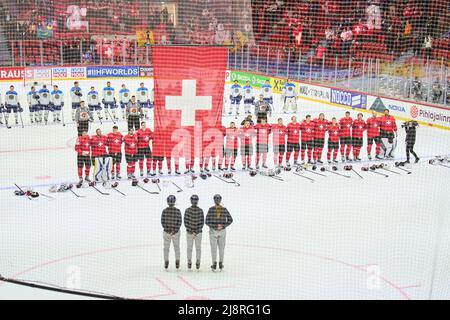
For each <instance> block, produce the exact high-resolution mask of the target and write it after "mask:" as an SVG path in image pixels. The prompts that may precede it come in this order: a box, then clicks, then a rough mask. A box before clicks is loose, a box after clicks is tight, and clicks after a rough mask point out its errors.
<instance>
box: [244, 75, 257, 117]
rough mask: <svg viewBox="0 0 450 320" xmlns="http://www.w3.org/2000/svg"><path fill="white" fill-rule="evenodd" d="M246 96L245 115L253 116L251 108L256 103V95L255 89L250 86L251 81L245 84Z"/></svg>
mask: <svg viewBox="0 0 450 320" xmlns="http://www.w3.org/2000/svg"><path fill="white" fill-rule="evenodd" d="M242 91H243V94H244V111H245V114H251V111H250V108H251V107H252V106H253V105H254V103H255V95H254V93H253V87H252V86H251V85H250V81H247V82H246V83H245V86H244V87H243V88H242Z"/></svg>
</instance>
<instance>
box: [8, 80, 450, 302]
mask: <svg viewBox="0 0 450 320" xmlns="http://www.w3.org/2000/svg"><path fill="white" fill-rule="evenodd" d="M121 82H122V81H116V82H115V83H114V82H113V85H115V86H116V87H118V85H119V84H120V83H121ZM138 82H139V81H138V80H133V81H129V82H127V83H128V85H129V87H131V88H137V86H138ZM97 83H98V84H96V86H98V87H99V88H101V87H102V86H103V83H104V81H97ZM100 83H101V84H102V85H100ZM88 85H89V84H87V83H82V87H83V88H84V91H85V92H87V86H88ZM2 86H3V87H4V86H5V84H2ZM63 90H66V88H63ZM2 92H4V91H3V90H2ZM65 92H67V91H65ZM275 100H276V101H277V102H276V104H277V110H280V109H281V108H280V105H279V102H278V101H279V97H276V99H275ZM344 111H345V110H344V109H340V108H334V107H330V106H326V105H319V104H316V103H310V102H308V103H305V102H304V101H300V102H299V113H298V116H299V117H300V118H303V117H304V116H305V115H306V114H311V115H313V117H314V116H317V115H318V113H320V112H324V113H325V114H326V117H327V118H331V117H332V116H336V117H342V116H343V113H344ZM69 112H70V111H68V110H67V111H66V115H65V118H66V120H67V119H69V118H70V114H69ZM352 115H353V116H355V115H356V113H355V112H353V114H352ZM278 116H279V115H278V114H276V115H274V116H273V118H272V119H271V121H270V122H271V123H274V122H275V121H276V117H278ZM290 116H291V115H284V116H283V118H284V119H285V123H288V119H289V118H290ZM367 116H368V115H367V114H365V117H367ZM241 119H242V118H239V119H238V120H239V122H240V121H241ZM231 120H233V119H232V118H228V117H226V118H224V124H228V122H229V121H231ZM24 121H25V122H26V124H27V123H28V118H27V117H24ZM111 126H112V123H110V122H108V123H104V124H103V126H101V127H102V128H103V130H104V131H108V130H109V129H110V128H111ZM119 126H120V128H121V130H124V129H125V127H126V125H125V123H124V122H119ZM96 127H99V125H98V124H95V126H94V128H96ZM75 138H76V130H75V127H74V125H73V124H68V125H67V126H66V127H62V126H61V125H53V124H52V125H49V126H47V127H45V126H39V127H36V126H34V127H32V126H28V125H26V127H25V129H21V128H13V129H11V130H7V129H6V128H4V127H1V128H0V163H1V168H2V170H1V171H0V203H1V208H2V209H1V223H0V274H1V275H3V276H5V277H12V278H18V279H26V280H31V281H38V282H43V283H49V284H52V285H57V286H64V287H68V286H69V287H70V286H72V287H75V288H77V287H79V288H81V289H82V290H89V291H95V292H103V293H108V294H113V295H119V296H125V297H133V298H148V299H221V298H224V299H428V298H430V297H431V298H444V299H448V298H450V291H449V290H448V289H447V288H448V285H450V275H449V273H448V268H449V266H450V254H449V253H448V252H449V249H450V232H449V231H450V223H449V221H448V214H449V213H450V199H449V196H448V190H449V185H450V184H449V178H450V169H448V168H444V167H440V166H431V165H429V164H427V163H420V164H417V165H413V167H412V168H411V171H412V172H413V174H411V175H407V174H406V173H404V172H402V173H401V175H396V174H390V173H388V172H386V173H388V174H390V177H389V178H383V177H381V176H377V175H375V174H371V173H363V172H361V171H360V165H356V166H355V167H356V169H357V170H358V172H360V173H361V174H362V175H363V176H364V179H359V178H358V177H357V176H356V175H355V174H353V173H347V174H350V175H351V176H352V178H351V179H346V178H342V177H339V176H335V175H332V174H327V175H328V176H327V177H326V178H323V177H319V176H316V175H314V174H311V173H309V174H307V176H308V177H311V178H314V179H316V182H315V183H310V182H309V181H307V180H306V179H302V178H300V177H297V176H295V175H293V174H292V173H289V172H283V173H282V174H281V176H282V177H283V179H284V180H285V181H277V180H274V179H271V178H268V177H263V176H256V177H250V176H249V175H248V173H243V172H238V173H236V174H235V178H236V180H238V181H239V182H240V183H241V187H234V186H232V185H228V184H225V183H223V182H221V181H219V180H218V179H215V178H214V177H211V178H209V179H207V180H205V181H204V180H201V179H197V180H196V182H195V187H194V188H193V189H187V188H185V187H184V178H183V177H162V178H161V180H171V181H174V182H176V183H177V184H178V185H180V186H181V187H182V188H184V189H185V190H184V192H182V193H176V189H175V188H174V187H173V186H169V187H168V188H164V189H163V192H162V193H161V194H160V195H150V194H147V193H145V192H143V191H142V190H139V189H136V188H133V187H131V186H130V183H128V182H122V183H120V186H119V188H120V190H121V191H123V192H124V193H125V194H126V197H122V196H121V195H120V194H118V193H115V192H114V191H112V190H111V191H109V192H111V195H110V196H102V195H100V194H99V193H97V192H96V191H95V190H93V189H92V188H88V189H78V190H76V192H78V193H80V194H82V195H84V196H86V198H82V199H78V198H76V197H74V196H73V195H72V194H71V193H64V194H56V195H55V196H56V198H57V199H56V200H54V201H49V199H46V198H45V197H42V196H41V197H40V198H39V199H37V200H34V201H30V200H28V199H26V198H23V197H22V198H21V197H16V196H14V194H13V190H14V187H13V186H14V183H17V184H19V185H21V186H33V188H34V189H35V190H36V191H38V192H42V193H47V194H48V193H49V192H48V186H49V185H51V184H53V183H57V182H68V181H72V182H73V181H75V180H76V161H75V152H74V151H73V145H74V141H75ZM403 139H404V133H403V132H401V133H400V137H399V145H398V148H397V156H398V157H403V155H404V151H403V150H404V143H403V141H402V140H403ZM416 151H417V152H418V154H419V155H420V156H422V157H424V158H426V157H427V156H434V155H438V154H448V153H450V134H449V132H446V131H443V130H439V129H435V128H424V127H421V128H420V129H419V131H418V138H417V144H416ZM362 156H363V159H366V151H365V148H363V149H362ZM324 159H325V152H324ZM269 163H271V164H272V158H271V157H269ZM237 167H238V168H239V167H240V161H238V162H237ZM397 171H398V170H397ZM124 172H125V164H124V163H123V164H122V173H123V175H124ZM100 188H101V187H100ZM146 188H148V189H153V190H157V188H156V186H155V185H151V184H148V185H146ZM194 193H195V194H198V195H199V196H200V206H201V207H202V208H204V209H205V210H207V208H208V207H209V206H211V205H212V196H213V195H214V194H215V193H220V194H221V195H222V197H223V200H224V205H225V206H226V207H227V208H228V209H229V211H230V212H231V214H232V215H233V218H234V223H233V224H232V225H231V226H230V228H229V229H228V234H227V237H228V238H227V247H226V257H225V271H223V272H217V273H212V272H211V271H210V270H209V265H210V260H211V258H210V249H209V239H208V233H207V232H206V231H207V228H205V229H204V231H205V232H204V236H203V257H202V267H201V270H200V271H199V272H197V271H191V272H189V271H187V268H186V252H185V231H184V228H183V229H182V235H181V239H182V241H181V243H182V251H181V253H182V257H181V258H182V268H181V271H179V272H176V271H175V270H174V262H173V260H174V258H173V252H172V251H171V266H170V270H169V271H168V272H166V271H164V270H163V261H162V260H163V258H162V230H161V226H160V212H161V210H162V209H163V208H164V207H165V204H166V203H165V199H166V197H167V196H168V195H169V194H175V195H176V196H177V206H178V207H179V208H180V209H181V210H182V211H184V209H185V208H186V207H187V206H188V204H189V197H190V196H191V195H192V194H194ZM74 297H76V296H74ZM0 298H2V299H9V298H25V299H36V298H43V299H46V298H50V299H59V298H61V299H67V298H72V296H67V295H63V294H58V293H53V292H47V291H43V290H37V289H28V288H24V287H19V286H17V285H13V284H2V283H1V282H0Z"/></svg>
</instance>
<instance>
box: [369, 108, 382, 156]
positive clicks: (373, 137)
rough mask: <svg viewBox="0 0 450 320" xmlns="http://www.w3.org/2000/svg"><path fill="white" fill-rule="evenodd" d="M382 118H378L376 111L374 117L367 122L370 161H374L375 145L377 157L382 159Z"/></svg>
mask: <svg viewBox="0 0 450 320" xmlns="http://www.w3.org/2000/svg"><path fill="white" fill-rule="evenodd" d="M380 124H381V123H380V118H379V117H377V113H376V112H375V111H374V112H373V113H372V116H371V117H370V118H369V119H367V121H366V128H367V156H368V158H369V160H372V145H373V143H375V146H376V148H375V157H376V158H377V159H381V157H380V152H381V139H380Z"/></svg>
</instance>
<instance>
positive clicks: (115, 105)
mask: <svg viewBox="0 0 450 320" xmlns="http://www.w3.org/2000/svg"><path fill="white" fill-rule="evenodd" d="M103 106H104V107H105V109H108V108H109V109H116V108H117V104H115V103H114V102H105V103H103Z"/></svg>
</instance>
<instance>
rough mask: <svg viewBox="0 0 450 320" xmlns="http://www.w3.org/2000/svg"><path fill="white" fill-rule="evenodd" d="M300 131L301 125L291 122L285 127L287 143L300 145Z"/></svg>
mask: <svg viewBox="0 0 450 320" xmlns="http://www.w3.org/2000/svg"><path fill="white" fill-rule="evenodd" d="M300 129H301V124H300V123H299V122H297V123H293V122H291V123H289V124H288V125H287V129H286V133H287V137H288V139H287V141H288V143H300Z"/></svg>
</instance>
